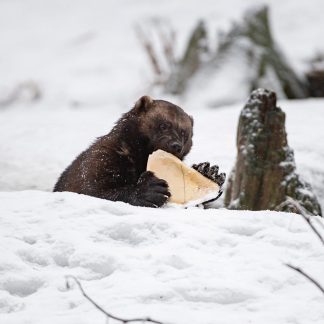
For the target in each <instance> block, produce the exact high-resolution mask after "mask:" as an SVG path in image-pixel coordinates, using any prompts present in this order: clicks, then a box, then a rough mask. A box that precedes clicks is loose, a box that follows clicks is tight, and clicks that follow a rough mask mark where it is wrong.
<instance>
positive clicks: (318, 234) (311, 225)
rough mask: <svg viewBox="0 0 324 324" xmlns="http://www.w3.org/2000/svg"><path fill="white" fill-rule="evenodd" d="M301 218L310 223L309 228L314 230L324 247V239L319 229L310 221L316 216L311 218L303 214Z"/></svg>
mask: <svg viewBox="0 0 324 324" xmlns="http://www.w3.org/2000/svg"><path fill="white" fill-rule="evenodd" d="M301 216H302V217H303V218H304V219H305V221H306V222H307V223H308V225H309V227H310V228H311V229H312V231H313V232H314V233H315V234H316V236H317V237H318V238H319V239H320V241H321V242H322V244H323V245H324V238H323V237H322V235H321V234H320V233H319V231H318V230H317V228H316V227H315V226H314V224H313V223H312V221H311V219H310V218H311V217H314V216H309V215H305V214H301Z"/></svg>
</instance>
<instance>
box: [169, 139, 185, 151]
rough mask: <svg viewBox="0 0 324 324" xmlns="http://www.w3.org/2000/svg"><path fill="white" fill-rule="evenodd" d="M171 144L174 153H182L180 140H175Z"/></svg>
mask: <svg viewBox="0 0 324 324" xmlns="http://www.w3.org/2000/svg"><path fill="white" fill-rule="evenodd" d="M169 146H170V149H171V151H172V152H174V153H180V152H181V150H182V146H181V145H180V144H179V143H178V142H173V143H171V144H170V145H169Z"/></svg>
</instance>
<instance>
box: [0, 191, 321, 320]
mask: <svg viewBox="0 0 324 324" xmlns="http://www.w3.org/2000/svg"><path fill="white" fill-rule="evenodd" d="M0 199H1V202H2V206H1V215H2V217H1V223H0V231H1V234H0V249H1V253H0V322H1V323H33V324H38V323H39V324H41V323H42V324H43V323H46V324H50V323H60V324H82V323H104V317H103V315H102V314H101V313H99V312H98V311H97V310H96V309H95V308H94V307H93V306H92V305H91V304H89V303H88V302H87V301H86V300H85V299H84V298H83V297H82V296H81V294H80V292H79V291H78V290H77V288H76V287H75V289H72V290H67V289H66V287H65V281H64V276H65V275H74V276H76V277H77V278H79V279H80V280H81V282H82V284H83V287H84V289H85V290H86V292H87V293H88V294H89V295H90V296H91V297H92V298H94V299H95V300H96V301H97V302H99V304H100V305H102V306H103V307H105V308H106V309H107V310H109V311H110V312H112V313H113V314H116V315H120V316H124V317H132V316H144V317H145V316H151V317H153V318H155V319H158V320H161V321H163V322H166V323H175V324H181V323H183V324H185V323H197V324H207V323H210V324H211V323H215V319H216V318H217V323H228V324H229V323H231V324H232V323H234V322H236V321H237V319H240V323H261V322H262V323H264V324H268V323H269V324H273V323H277V324H279V323H303V324H306V323H312V324H314V323H322V322H323V319H324V309H323V297H322V296H321V294H320V292H319V291H318V290H317V288H316V287H314V286H313V285H312V284H310V283H309V282H308V281H306V280H305V279H304V278H303V277H301V276H300V275H299V274H297V273H295V272H293V271H292V270H291V269H288V268H287V267H286V266H285V265H284V263H287V262H289V263H292V264H294V265H297V266H302V267H303V268H304V269H305V270H306V271H308V272H310V273H312V275H313V276H314V277H316V278H318V279H320V278H321V274H322V269H323V267H324V259H323V247H322V246H321V244H320V242H319V241H318V239H317V237H315V236H314V234H313V233H312V232H310V231H309V228H308V227H307V225H306V224H305V222H304V220H303V219H302V218H301V217H299V216H297V215H295V214H286V213H276V212H270V211H262V212H237V211H228V210H201V209H197V208H191V209H187V210H184V209H175V208H165V209H158V210H155V209H149V208H140V207H133V206H129V205H127V204H123V203H114V202H109V201H104V200H100V199H96V198H91V197H86V196H82V195H77V194H72V193H55V194H53V193H45V192H39V191H25V192H20V193H17V192H15V193H0ZM18 201H19V204H18V203H17V202H18Z"/></svg>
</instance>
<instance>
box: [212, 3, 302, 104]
mask: <svg viewBox="0 0 324 324" xmlns="http://www.w3.org/2000/svg"><path fill="white" fill-rule="evenodd" d="M233 55H236V56H238V57H241V59H243V60H244V61H245V62H246V63H247V66H248V82H249V84H250V86H249V87H250V91H252V90H254V89H257V88H260V87H264V88H270V89H273V90H274V91H276V92H277V93H279V95H280V97H286V98H289V99H292V98H305V97H307V96H308V91H307V87H306V85H305V83H304V82H302V81H301V80H300V79H299V78H298V76H297V75H296V73H295V72H294V71H293V69H292V68H291V67H290V65H289V64H288V62H287V60H286V58H285V56H284V55H283V53H282V51H280V49H279V48H278V46H277V44H276V42H275V41H274V39H273V36H272V32H271V28H270V24H269V9H268V7H267V6H262V7H259V8H256V9H253V10H249V11H248V12H247V13H246V14H245V16H244V17H243V21H242V22H241V23H239V24H234V25H233V27H232V29H231V30H230V31H229V32H228V33H227V34H223V35H222V36H220V40H219V46H218V51H217V53H216V56H215V58H214V60H216V61H221V62H222V64H230V60H229V58H230V57H231V56H233Z"/></svg>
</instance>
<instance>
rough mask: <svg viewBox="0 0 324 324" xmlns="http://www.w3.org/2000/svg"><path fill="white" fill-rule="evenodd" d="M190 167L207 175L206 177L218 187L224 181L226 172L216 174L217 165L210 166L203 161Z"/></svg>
mask: <svg viewBox="0 0 324 324" xmlns="http://www.w3.org/2000/svg"><path fill="white" fill-rule="evenodd" d="M192 168H193V169H195V170H197V171H198V172H199V173H201V174H202V175H203V176H205V177H207V178H208V179H210V180H212V181H214V182H216V183H217V184H218V185H219V186H220V187H222V185H223V184H224V182H225V179H226V173H220V174H218V171H219V167H218V165H213V166H210V163H209V162H203V163H199V164H194V165H193V166H192Z"/></svg>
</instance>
